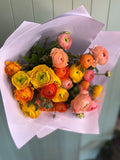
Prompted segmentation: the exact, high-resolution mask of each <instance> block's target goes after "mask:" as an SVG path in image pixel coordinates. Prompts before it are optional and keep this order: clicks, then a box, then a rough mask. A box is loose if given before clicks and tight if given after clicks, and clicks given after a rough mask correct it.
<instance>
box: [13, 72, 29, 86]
mask: <svg viewBox="0 0 120 160" xmlns="http://www.w3.org/2000/svg"><path fill="white" fill-rule="evenodd" d="M11 80H12V84H13V85H14V86H15V87H16V88H17V89H22V88H25V87H27V86H29V82H30V77H29V76H28V74H27V73H25V72H24V71H18V72H17V73H15V74H14V75H13V76H12V78H11Z"/></svg>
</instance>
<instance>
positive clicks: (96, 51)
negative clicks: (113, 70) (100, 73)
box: [89, 46, 109, 67]
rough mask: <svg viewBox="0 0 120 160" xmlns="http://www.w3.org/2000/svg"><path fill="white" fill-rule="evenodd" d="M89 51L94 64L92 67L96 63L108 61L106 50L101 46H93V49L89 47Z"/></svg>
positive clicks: (94, 65) (102, 63)
mask: <svg viewBox="0 0 120 160" xmlns="http://www.w3.org/2000/svg"><path fill="white" fill-rule="evenodd" d="M89 51H90V53H91V54H92V56H93V57H94V64H93V67H96V66H97V64H100V65H104V64H106V63H107V61H108V58H109V56H108V52H107V50H106V49H105V48H104V47H102V46H95V47H94V48H93V49H91V48H90V49H89Z"/></svg>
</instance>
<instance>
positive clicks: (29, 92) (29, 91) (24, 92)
mask: <svg viewBox="0 0 120 160" xmlns="http://www.w3.org/2000/svg"><path fill="white" fill-rule="evenodd" d="M33 95H34V89H33V88H32V87H26V88H23V89H19V90H17V89H16V90H14V97H15V99H16V100H18V101H20V102H27V101H30V100H32V99H33Z"/></svg>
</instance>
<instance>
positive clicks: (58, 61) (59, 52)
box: [50, 48, 68, 68]
mask: <svg viewBox="0 0 120 160" xmlns="http://www.w3.org/2000/svg"><path fill="white" fill-rule="evenodd" d="M50 56H51V57H52V62H53V66H54V67H56V68H64V67H66V66H67V65H68V55H67V54H66V53H65V52H64V51H63V49H59V48H53V49H52V50H51V53H50Z"/></svg>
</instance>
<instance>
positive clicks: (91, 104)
mask: <svg viewBox="0 0 120 160" xmlns="http://www.w3.org/2000/svg"><path fill="white" fill-rule="evenodd" d="M97 107H98V102H97V100H92V101H91V103H90V105H89V108H88V109H87V111H93V110H95V109H96V108H97Z"/></svg>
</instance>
